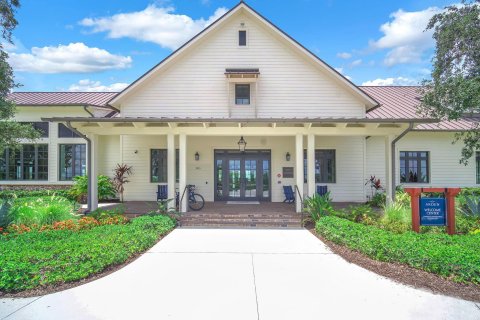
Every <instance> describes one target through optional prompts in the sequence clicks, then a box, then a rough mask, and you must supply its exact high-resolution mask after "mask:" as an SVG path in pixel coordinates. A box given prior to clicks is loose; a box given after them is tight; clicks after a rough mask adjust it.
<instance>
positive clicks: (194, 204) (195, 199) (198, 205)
mask: <svg viewBox="0 0 480 320" xmlns="http://www.w3.org/2000/svg"><path fill="white" fill-rule="evenodd" d="M203 206H205V199H203V196H202V195H200V194H198V193H194V194H192V195H191V196H190V197H189V199H188V207H189V208H190V209H192V210H193V211H198V210H202V209H203Z"/></svg>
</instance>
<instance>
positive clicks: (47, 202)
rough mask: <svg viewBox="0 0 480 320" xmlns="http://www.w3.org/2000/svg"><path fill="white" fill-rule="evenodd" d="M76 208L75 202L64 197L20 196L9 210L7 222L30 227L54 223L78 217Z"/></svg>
mask: <svg viewBox="0 0 480 320" xmlns="http://www.w3.org/2000/svg"><path fill="white" fill-rule="evenodd" d="M74 209H75V208H74V204H73V203H72V202H70V201H69V200H68V199H66V198H63V197H57V196H51V197H38V198H35V197H34V198H18V199H16V200H15V201H14V202H13V205H12V206H11V208H10V210H9V212H8V215H7V223H8V224H17V225H20V224H23V225H26V226H29V227H30V226H33V225H39V226H41V225H45V224H52V223H54V222H57V221H62V220H68V219H73V218H76V216H75V215H74V214H73V213H72V212H73V211H74Z"/></svg>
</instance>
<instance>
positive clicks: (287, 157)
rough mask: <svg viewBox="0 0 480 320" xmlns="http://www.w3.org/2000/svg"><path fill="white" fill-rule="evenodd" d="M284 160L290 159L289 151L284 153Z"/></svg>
mask: <svg viewBox="0 0 480 320" xmlns="http://www.w3.org/2000/svg"><path fill="white" fill-rule="evenodd" d="M285 160H287V161H290V152H287V154H286V155H285Z"/></svg>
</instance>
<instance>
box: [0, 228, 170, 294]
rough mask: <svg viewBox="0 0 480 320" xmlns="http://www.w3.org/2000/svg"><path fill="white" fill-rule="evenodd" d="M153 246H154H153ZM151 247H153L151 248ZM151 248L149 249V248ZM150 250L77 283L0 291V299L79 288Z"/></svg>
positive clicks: (118, 268)
mask: <svg viewBox="0 0 480 320" xmlns="http://www.w3.org/2000/svg"><path fill="white" fill-rule="evenodd" d="M173 230H175V228H173V229H172V230H170V231H169V232H167V233H166V234H164V235H163V236H161V237H160V238H159V239H158V241H157V242H155V244H157V243H158V242H159V241H160V240H162V239H163V238H165V237H166V236H167V235H169V234H170V232H172V231H173ZM155 244H154V245H155ZM152 247H153V246H152ZM150 248H151V247H150ZM150 248H148V249H147V250H145V251H144V252H140V253H136V254H134V255H133V256H132V257H130V258H129V259H128V260H127V261H125V262H124V263H122V264H117V265H113V266H110V267H107V268H106V269H104V270H103V271H102V272H100V273H95V274H92V275H90V276H88V277H86V278H84V279H80V280H77V281H72V282H66V283H60V284H56V285H49V286H44V287H38V288H34V289H30V290H25V291H20V292H16V293H4V292H2V291H0V298H28V297H38V296H44V295H47V294H51V293H55V292H59V291H63V290H67V289H70V288H74V287H78V286H81V285H83V284H86V283H89V282H92V281H95V280H97V279H100V278H103V277H105V276H108V275H109V274H111V273H113V272H115V271H117V270H120V269H122V268H123V267H125V266H126V265H128V264H130V263H132V262H133V261H135V260H137V259H138V258H139V257H140V256H141V255H143V254H144V253H145V252H146V251H148V250H149V249H150Z"/></svg>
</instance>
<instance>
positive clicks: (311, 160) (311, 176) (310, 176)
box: [307, 133, 316, 197]
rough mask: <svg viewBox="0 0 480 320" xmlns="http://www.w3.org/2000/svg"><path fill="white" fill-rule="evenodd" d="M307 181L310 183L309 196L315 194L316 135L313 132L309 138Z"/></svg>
mask: <svg viewBox="0 0 480 320" xmlns="http://www.w3.org/2000/svg"><path fill="white" fill-rule="evenodd" d="M307 139H308V140H307V183H308V196H309V197H312V196H313V195H315V192H316V188H315V186H316V185H315V135H314V134H313V133H309V134H308V138H307Z"/></svg>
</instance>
